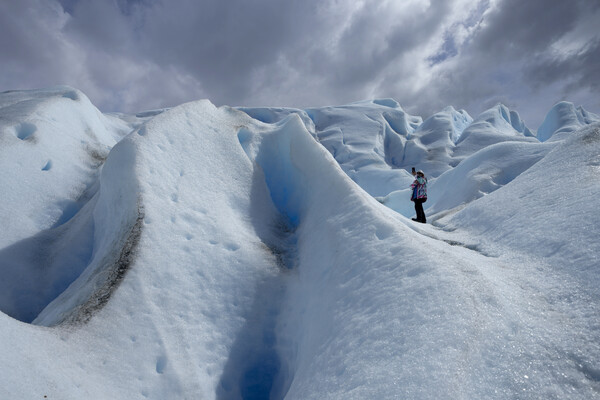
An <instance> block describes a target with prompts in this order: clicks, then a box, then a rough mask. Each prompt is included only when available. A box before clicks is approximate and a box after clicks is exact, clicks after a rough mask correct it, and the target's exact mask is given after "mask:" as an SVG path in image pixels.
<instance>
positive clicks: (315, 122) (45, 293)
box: [0, 88, 600, 399]
mask: <svg viewBox="0 0 600 400" xmlns="http://www.w3.org/2000/svg"><path fill="white" fill-rule="evenodd" d="M72 97H75V98H76V99H75V100H74V99H73V98H72ZM16 100H18V101H16ZM67 100H68V101H67ZM19 103H23V104H21V105H20V106H18V107H15V104H19ZM0 104H2V105H3V106H2V108H0V116H2V119H0V121H2V124H3V125H2V130H1V132H2V141H3V143H4V142H7V143H10V146H4V145H3V146H2V147H1V149H2V150H1V153H0V156H1V161H0V162H2V163H4V164H3V166H5V168H3V170H2V171H3V174H2V175H0V176H2V179H3V182H6V185H7V186H6V187H10V188H11V190H12V191H11V192H10V194H8V195H7V197H6V198H5V201H4V202H3V203H2V207H1V212H2V214H0V215H2V216H3V217H2V218H3V220H2V221H3V226H8V227H10V229H4V230H2V233H1V234H0V240H1V242H0V243H3V247H2V249H0V274H2V280H1V282H2V285H4V286H3V291H2V295H1V296H0V310H1V311H2V312H0V351H1V353H2V354H3V363H1V364H0V376H2V377H3V378H4V379H3V384H2V385H0V398H43V397H44V396H47V397H48V398H62V399H79V398H123V399H125V398H126V399H137V398H140V399H143V398H151V399H164V398H181V399H185V398H194V399H196V398H206V399H211V398H216V399H239V398H243V399H252V398H272V399H283V398H286V399H317V398H328V399H364V398H382V399H387V398H419V399H439V398H494V399H505V398H522V399H538V398H573V399H591V398H598V397H599V395H598V393H600V373H599V372H598V371H600V365H599V364H598V360H600V347H599V345H598V343H600V341H599V340H598V339H600V326H599V325H598V321H599V320H600V319H599V317H600V315H599V308H598V304H599V300H600V299H599V296H598V293H597V287H598V283H599V277H598V259H597V257H598V254H599V253H598V250H600V249H599V248H598V245H597V244H596V241H595V240H594V238H595V237H597V236H598V233H600V232H598V230H600V223H599V222H600V221H598V218H597V216H596V214H597V212H596V210H597V207H598V200H597V198H598V196H597V194H598V193H597V192H598V188H599V187H600V184H599V182H598V180H597V179H596V178H597V174H598V165H599V162H598V160H597V158H598V157H597V156H598V154H600V152H599V151H598V150H599V148H598V146H599V143H600V140H598V135H599V132H600V124H594V121H593V118H592V119H588V120H587V122H585V124H583V125H584V126H583V129H580V130H577V131H571V133H570V134H562V133H561V134H559V136H557V137H554V139H553V140H546V141H545V142H544V143H540V142H539V141H538V140H537V139H536V138H535V135H533V134H532V133H531V131H529V130H528V129H527V128H526V127H525V125H524V124H523V122H522V121H521V120H520V118H519V117H518V114H516V113H515V112H511V111H510V110H508V109H507V108H505V107H504V106H498V107H495V108H493V109H491V110H489V111H488V112H486V113H484V114H482V116H479V117H477V118H475V120H472V119H471V118H470V117H469V116H468V114H466V112H464V111H456V110H454V109H453V108H451V107H449V108H446V109H445V110H443V111H441V112H440V113H437V114H435V115H434V116H432V117H430V118H428V119H426V120H425V121H422V120H421V119H420V117H412V116H409V115H408V114H406V113H405V112H404V111H403V110H402V109H401V108H400V106H399V105H398V104H397V103H396V102H395V101H393V100H391V99H384V100H374V101H370V102H360V103H355V104H351V105H348V106H340V107H325V108H321V109H307V110H296V109H285V108H262V109H259V108H253V109H250V108H244V109H233V108H230V107H220V108H216V107H215V106H213V105H212V104H211V103H210V102H208V101H206V100H204V101H198V102H192V103H188V104H183V105H181V106H178V107H175V108H173V109H170V110H157V111H155V112H148V113H141V114H138V115H137V116H126V115H102V114H101V113H99V112H98V111H97V110H96V109H95V108H94V107H93V106H92V105H91V104H90V103H89V101H87V99H85V97H84V95H83V94H82V93H81V92H78V91H75V90H74V89H71V88H55V89H51V90H44V91H30V92H14V93H3V94H0ZM11 107H12V108H11ZM47 110H50V111H47ZM582 115H583V113H582ZM587 115H591V114H589V113H587ZM4 121H9V122H6V123H5V122H4ZM31 121H34V122H31ZM23 123H30V124H35V127H36V129H29V130H27V129H25V128H22V126H23V125H22V124H23ZM19 124H21V125H19ZM61 124H62V125H61ZM19 126H21V128H19ZM57 126H60V129H58V128H56V129H54V128H55V127H57ZM87 127H89V129H90V130H91V131H93V132H95V135H94V136H95V137H96V139H97V140H94V141H92V140H90V139H88V138H89V137H90V135H89V134H88V133H86V132H89V131H88V130H87ZM560 129H561V128H560V127H559V128H558V129H556V130H555V131H559V130H560ZM24 130H25V131H27V132H30V133H29V134H26V132H25V133H23V132H24ZM31 132H33V133H31ZM46 132H49V133H47V134H46ZM125 132H130V133H129V134H128V135H127V136H125V137H123V135H124V133H125ZM42 134H44V135H42ZM19 136H21V138H19ZM46 136H48V142H46V141H45V140H46V139H45V137H46ZM36 137H38V138H37V139H35V140H32V139H33V138H36ZM28 140H29V141H28ZM54 142H58V143H59V144H61V143H62V146H53V143H54ZM88 146H95V147H94V148H100V149H104V150H105V152H108V150H109V149H110V152H109V153H108V156H107V157H106V160H105V161H104V160H103V159H102V160H98V162H96V163H92V162H91V161H90V159H89V156H88V157H86V154H87V153H86V149H87V148H88ZM46 154H50V156H51V159H52V160H53V161H54V162H53V163H52V165H53V166H52V168H50V170H45V171H43V166H42V167H40V160H44V159H45V158H44V157H46ZM19 160H22V164H23V165H24V167H23V168H19V169H15V168H14V165H15V164H16V163H18V162H19ZM58 160H60V162H61V164H62V163H65V165H67V166H65V167H62V168H58V164H59V163H58ZM17 165H18V164H17ZM413 165H414V166H416V167H418V168H422V169H424V170H426V173H429V171H428V170H427V168H430V169H431V171H434V173H432V175H431V177H430V178H431V179H430V200H429V201H428V202H427V203H426V205H427V206H428V207H429V208H428V209H427V213H428V216H429V219H430V221H433V225H431V224H428V225H422V224H416V223H414V222H412V221H411V220H410V216H411V211H412V210H411V209H410V207H412V205H411V204H410V202H408V201H407V197H408V193H407V191H406V189H403V188H405V187H406V186H407V185H408V184H410V182H411V179H412V178H411V176H410V174H409V173H408V171H407V169H410V167H411V166H413ZM55 166H56V168H55ZM7 171H12V173H7ZM42 173H46V174H47V175H48V176H49V178H48V180H45V179H44V176H42V178H40V177H39V175H40V174H42ZM48 173H51V174H56V175H51V174H48ZM28 179H31V180H32V182H34V184H33V185H31V186H26V187H25V188H23V187H22V185H19V183H20V182H26V181H27V180H28ZM73 187H76V188H80V189H79V190H73V189H71V188H73ZM38 192H39V193H38ZM82 192H83V193H84V194H82ZM6 193H8V192H6ZM373 195H377V196H385V197H382V198H380V199H379V200H380V201H381V202H383V203H384V204H385V205H387V206H388V207H385V206H384V205H382V204H380V202H378V201H377V200H376V199H375V198H374V197H373ZM8 196H11V197H8ZM30 197H32V198H34V201H31V202H28V201H27V200H28V198H30ZM57 199H68V200H69V201H71V202H72V203H75V205H76V206H73V208H72V210H71V211H69V218H68V219H66V218H65V220H64V221H61V215H62V214H64V213H65V211H64V207H63V208H60V204H61V203H60V202H58V201H57ZM69 204H71V203H69ZM48 209H51V210H58V211H54V213H49V212H48V211H46V210H48ZM394 210H396V211H398V212H396V211H394ZM567 214H568V216H569V217H568V218H567V217H566V216H567ZM21 221H23V224H21ZM40 221H41V222H40ZM57 221H61V223H57ZM22 225H23V226H22ZM67 275H68V278H67V277H66V276H67ZM56 282H60V283H61V285H57V284H56ZM23 293H25V294H23ZM19 296H21V297H19ZM31 299H34V300H35V301H33V300H31ZM42 308H43V310H42ZM9 315H10V316H9ZM34 318H35V319H34ZM32 320H33V324H30V323H28V322H31V321H32Z"/></svg>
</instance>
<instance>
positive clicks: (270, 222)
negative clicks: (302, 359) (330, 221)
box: [216, 164, 297, 400]
mask: <svg viewBox="0 0 600 400" xmlns="http://www.w3.org/2000/svg"><path fill="white" fill-rule="evenodd" d="M251 218H252V223H253V225H254V227H255V230H256V232H257V235H258V236H259V238H260V239H261V241H262V244H263V245H264V250H265V251H266V252H268V253H270V254H268V255H267V256H266V257H265V259H267V260H268V259H271V260H272V263H273V264H275V265H276V267H277V270H278V271H279V272H278V273H275V274H271V275H268V276H266V277H265V278H264V279H262V280H261V281H260V282H259V283H258V285H257V287H256V289H255V297H254V301H253V304H252V305H251V306H250V308H249V311H248V313H247V315H246V316H245V321H246V322H245V324H244V326H243V327H242V328H241V330H240V332H239V333H238V335H237V337H236V339H235V342H234V344H233V346H232V348H231V351H230V355H229V359H228V360H227V363H226V365H225V368H224V370H223V374H222V376H221V379H220V382H219V385H218V387H217V390H216V395H217V399H219V400H230V399H282V398H284V397H285V394H286V392H287V390H288V388H289V383H290V382H291V371H290V367H289V362H288V360H285V359H284V358H282V356H281V353H280V352H279V350H278V347H279V343H278V338H277V329H278V326H277V324H278V319H279V315H280V313H281V305H282V302H283V298H284V295H285V290H286V287H287V280H288V279H289V278H290V276H291V273H292V270H293V268H294V267H295V264H296V259H297V257H296V236H295V225H293V224H292V223H291V222H290V221H288V219H287V218H286V217H284V216H283V215H282V214H280V213H279V212H278V211H277V209H276V208H275V207H274V205H273V203H272V200H271V195H270V193H269V189H268V187H267V184H266V182H265V177H264V174H263V172H262V168H261V167H260V166H259V165H258V164H254V174H253V182H252V191H251Z"/></svg>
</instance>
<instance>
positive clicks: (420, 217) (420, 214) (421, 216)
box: [414, 199, 427, 223]
mask: <svg viewBox="0 0 600 400" xmlns="http://www.w3.org/2000/svg"><path fill="white" fill-rule="evenodd" d="M425 200H427V199H415V200H414V202H415V211H416V212H417V221H419V222H422V223H426V222H427V219H425V211H423V203H425Z"/></svg>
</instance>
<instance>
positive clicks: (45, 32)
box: [0, 0, 600, 129]
mask: <svg viewBox="0 0 600 400" xmlns="http://www.w3.org/2000/svg"><path fill="white" fill-rule="evenodd" d="M599 24H600V1H598V0H553V1H548V0H527V1H522V0H429V1H427V0H286V1H282V0H202V1H196V0H0V54H2V57H0V91H6V90H16V89H35V88H43V87H48V86H54V85H69V86H73V87H76V88H78V89H80V90H82V91H83V92H84V93H85V94H86V95H87V96H88V97H89V98H90V100H91V101H92V102H93V103H94V104H95V105H96V106H98V107H99V108H100V109H101V110H102V111H104V112H109V111H120V112H128V113H132V112H137V111H143V110H149V109H155V108H163V107H171V106H175V105H178V104H181V103H184V102H187V101H192V100H197V99H204V98H208V99H209V100H211V101H212V102H213V103H214V104H216V105H224V104H226V105H231V106H282V107H283V106H285V107H298V108H306V107H320V106H326V105H341V104H348V103H351V102H355V101H360V100H367V99H375V98H394V99H395V100H397V101H398V102H399V103H400V104H401V106H402V107H403V108H404V109H405V110H406V111H407V112H409V113H411V114H414V115H421V116H422V117H424V118H426V117H428V116H430V115H432V114H433V113H435V112H437V111H441V110H442V109H443V108H444V107H446V106H449V105H452V106H453V107H455V108H456V109H465V110H467V112H469V114H471V115H472V116H474V117H475V116H477V114H479V113H480V112H482V111H484V110H486V109H487V108H490V107H492V106H494V105H496V104H497V103H503V104H505V105H507V106H508V107H510V108H512V109H515V110H517V111H518V112H519V113H520V115H521V117H522V118H523V119H524V121H525V123H526V124H527V125H528V126H529V127H530V128H531V129H537V128H538V126H539V125H540V124H541V122H542V121H543V118H544V116H545V114H546V113H547V112H548V110H549V109H550V108H551V107H552V105H554V104H555V103H556V102H558V101H561V100H567V101H571V102H573V103H575V105H576V106H578V105H582V106H583V107H584V108H585V109H587V110H588V111H591V112H594V113H600V96H598V89H599V86H600V29H598V25H599Z"/></svg>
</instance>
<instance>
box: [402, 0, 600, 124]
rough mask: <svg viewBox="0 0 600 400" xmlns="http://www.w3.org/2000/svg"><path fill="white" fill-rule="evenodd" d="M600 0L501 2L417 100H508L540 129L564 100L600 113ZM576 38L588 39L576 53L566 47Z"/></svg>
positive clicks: (480, 104)
mask: <svg viewBox="0 0 600 400" xmlns="http://www.w3.org/2000/svg"><path fill="white" fill-rule="evenodd" d="M599 4H600V3H598V2H596V1H555V2H547V1H545V0H529V1H526V2H523V1H519V0H505V1H501V2H498V3H497V4H496V6H495V7H491V8H490V9H489V10H488V12H487V13H485V14H484V15H482V19H481V21H480V24H478V26H477V28H476V29H475V30H474V31H473V32H472V33H471V34H470V36H469V39H468V40H467V41H466V42H465V43H464V45H463V47H462V48H461V49H460V53H459V54H458V56H457V57H456V58H457V59H456V60H453V61H454V62H451V63H448V65H442V67H441V68H439V70H438V71H437V72H438V75H437V76H436V77H434V78H432V80H431V82H430V85H429V87H428V89H427V90H425V91H421V92H419V93H417V94H416V95H415V98H414V103H416V104H419V102H420V101H421V104H422V100H424V101H425V102H427V104H422V106H421V109H426V108H427V106H428V105H431V104H435V107H434V108H438V109H439V107H440V106H442V104H448V103H453V104H455V105H458V106H460V107H465V108H467V109H468V110H469V111H471V112H474V111H475V112H480V111H482V110H483V109H485V108H487V107H490V106H492V105H494V104H495V103H497V102H504V103H507V104H508V105H509V106H513V107H515V108H516V109H517V110H519V111H521V112H522V114H526V115H528V116H529V117H530V119H529V121H531V122H532V123H533V127H534V128H537V125H539V123H540V122H541V119H542V118H543V116H544V114H545V112H546V111H548V109H549V108H550V107H551V106H552V105H553V104H554V103H556V102H558V101H560V100H570V101H574V102H576V103H577V102H580V103H584V104H586V105H587V106H588V107H591V108H592V111H596V112H597V111H598V110H597V108H598V107H600V104H599V103H598V100H597V95H596V90H597V87H598V83H597V82H598V81H600V79H599V78H600V72H599V71H600V68H598V57H599V56H598V54H600V53H599V51H598V50H599V47H598V46H599V40H600V35H599V33H598V31H597V25H598V23H599V22H600V13H599V12H598V8H599V7H598V5H599ZM584 25H590V26H593V27H594V28H593V29H585V27H584V28H582V26H584ZM576 42H580V43H581V44H582V46H579V47H577V48H576V49H574V50H572V52H573V54H568V52H561V47H564V46H567V47H568V46H569V45H572V44H574V43H576ZM420 99H422V100H420ZM428 111H430V112H431V111H433V109H431V108H430V109H429V110H428ZM526 122H527V121H526Z"/></svg>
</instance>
